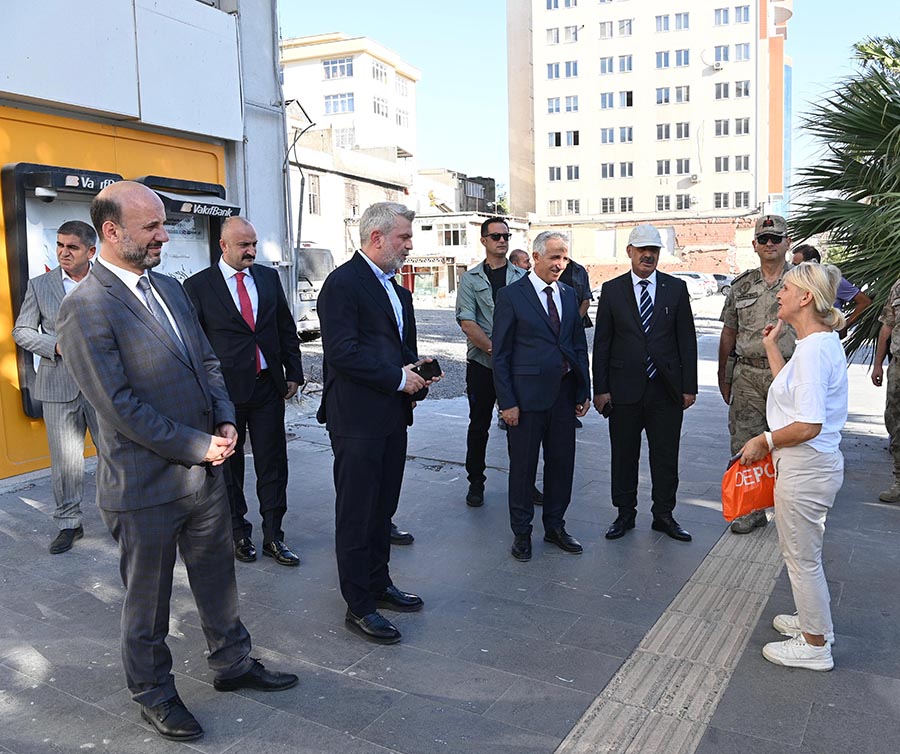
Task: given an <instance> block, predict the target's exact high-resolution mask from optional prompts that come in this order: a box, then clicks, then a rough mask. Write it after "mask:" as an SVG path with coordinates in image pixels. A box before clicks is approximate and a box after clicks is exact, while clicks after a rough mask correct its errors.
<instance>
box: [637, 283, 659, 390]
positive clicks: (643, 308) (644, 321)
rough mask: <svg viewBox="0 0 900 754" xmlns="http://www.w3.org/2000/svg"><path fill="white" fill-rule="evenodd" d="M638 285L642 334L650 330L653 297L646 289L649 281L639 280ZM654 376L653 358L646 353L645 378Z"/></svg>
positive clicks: (650, 378) (649, 378)
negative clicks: (639, 289)
mask: <svg viewBox="0 0 900 754" xmlns="http://www.w3.org/2000/svg"><path fill="white" fill-rule="evenodd" d="M638 285H640V286H641V305H640V309H639V311H640V314H641V327H643V328H644V334H646V333H648V332H650V319H651V318H652V317H653V299H652V298H650V291H648V290H647V287H648V286H649V285H650V281H649V280H641V281H640V283H638ZM654 377H656V366H655V365H654V364H653V359H651V358H650V356H649V354H648V355H647V379H648V380H652V379H653V378H654Z"/></svg>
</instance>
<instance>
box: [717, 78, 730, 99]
mask: <svg viewBox="0 0 900 754" xmlns="http://www.w3.org/2000/svg"><path fill="white" fill-rule="evenodd" d="M716 99H728V82H727V81H726V82H725V83H719V84H716Z"/></svg>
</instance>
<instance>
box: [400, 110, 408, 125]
mask: <svg viewBox="0 0 900 754" xmlns="http://www.w3.org/2000/svg"><path fill="white" fill-rule="evenodd" d="M397 125H398V126H400V128H409V113H408V112H406V110H401V109H399V108H397Z"/></svg>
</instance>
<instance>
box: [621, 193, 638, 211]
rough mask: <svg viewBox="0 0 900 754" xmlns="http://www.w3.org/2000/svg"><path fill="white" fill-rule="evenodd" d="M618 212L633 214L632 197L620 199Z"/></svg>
mask: <svg viewBox="0 0 900 754" xmlns="http://www.w3.org/2000/svg"><path fill="white" fill-rule="evenodd" d="M619 212H634V197H633V196H623V197H620V199H619Z"/></svg>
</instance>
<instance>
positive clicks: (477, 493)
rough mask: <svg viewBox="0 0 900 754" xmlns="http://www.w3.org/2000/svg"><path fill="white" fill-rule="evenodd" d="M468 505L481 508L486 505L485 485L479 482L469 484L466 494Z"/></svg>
mask: <svg viewBox="0 0 900 754" xmlns="http://www.w3.org/2000/svg"><path fill="white" fill-rule="evenodd" d="M466 505H468V506H469V507H470V508H480V507H481V506H482V505H484V487H480V486H479V485H477V484H470V485H469V492H468V494H467V495H466Z"/></svg>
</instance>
